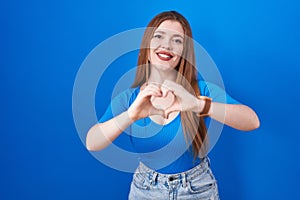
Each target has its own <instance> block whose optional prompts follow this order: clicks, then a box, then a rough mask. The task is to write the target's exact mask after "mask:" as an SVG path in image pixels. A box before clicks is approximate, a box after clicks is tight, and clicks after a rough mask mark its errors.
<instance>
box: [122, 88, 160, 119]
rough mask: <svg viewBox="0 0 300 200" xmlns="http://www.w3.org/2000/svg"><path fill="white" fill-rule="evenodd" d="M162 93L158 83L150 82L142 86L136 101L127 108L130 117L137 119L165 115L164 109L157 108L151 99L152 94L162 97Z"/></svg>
mask: <svg viewBox="0 0 300 200" xmlns="http://www.w3.org/2000/svg"><path fill="white" fill-rule="evenodd" d="M162 95H163V94H162V91H161V89H160V87H159V86H158V85H154V84H148V85H146V86H144V87H141V89H140V92H139V94H138V96H137V97H136V99H135V101H134V102H133V103H132V104H131V106H130V107H129V108H128V110H127V113H128V115H129V117H130V118H131V119H132V120H134V121H136V120H139V119H142V118H146V117H148V116H151V115H162V116H164V110H161V109H157V108H155V107H154V106H153V105H152V103H151V100H150V99H151V97H152V96H154V97H162Z"/></svg>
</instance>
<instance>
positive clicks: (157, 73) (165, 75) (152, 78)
mask: <svg viewBox="0 0 300 200" xmlns="http://www.w3.org/2000/svg"><path fill="white" fill-rule="evenodd" d="M176 77H177V71H176V70H174V69H171V70H159V69H157V68H156V67H154V66H150V75H149V80H148V81H149V82H154V83H159V84H162V83H163V82H164V81H165V80H170V81H174V82H175V81H176Z"/></svg>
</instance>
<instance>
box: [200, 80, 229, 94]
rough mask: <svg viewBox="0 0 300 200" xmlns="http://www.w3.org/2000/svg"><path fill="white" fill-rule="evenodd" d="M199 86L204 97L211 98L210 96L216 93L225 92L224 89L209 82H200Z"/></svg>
mask: <svg viewBox="0 0 300 200" xmlns="http://www.w3.org/2000/svg"><path fill="white" fill-rule="evenodd" d="M198 86H199V89H200V92H201V95H204V96H210V94H211V93H214V92H224V89H222V87H221V86H218V85H217V84H215V83H212V82H209V81H204V80H199V81H198Z"/></svg>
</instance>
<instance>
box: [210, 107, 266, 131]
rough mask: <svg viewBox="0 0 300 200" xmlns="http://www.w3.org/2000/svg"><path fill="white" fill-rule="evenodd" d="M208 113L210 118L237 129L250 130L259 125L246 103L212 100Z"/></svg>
mask: <svg viewBox="0 0 300 200" xmlns="http://www.w3.org/2000/svg"><path fill="white" fill-rule="evenodd" d="M209 114H210V117H211V118H213V119H215V120H217V121H219V122H221V123H224V124H226V125H228V126H231V127H233V128H235V129H238V130H243V131H250V130H254V129H256V128H258V127H259V125H260V122H259V119H258V117H257V115H256V113H255V112H254V111H253V110H252V109H251V108H250V107H248V106H246V105H241V104H223V103H216V102H213V103H212V104H211V108H210V110H209Z"/></svg>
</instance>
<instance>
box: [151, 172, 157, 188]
mask: <svg viewBox="0 0 300 200" xmlns="http://www.w3.org/2000/svg"><path fill="white" fill-rule="evenodd" d="M156 178H157V173H156V172H153V174H152V178H151V180H150V183H151V185H155V183H156Z"/></svg>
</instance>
